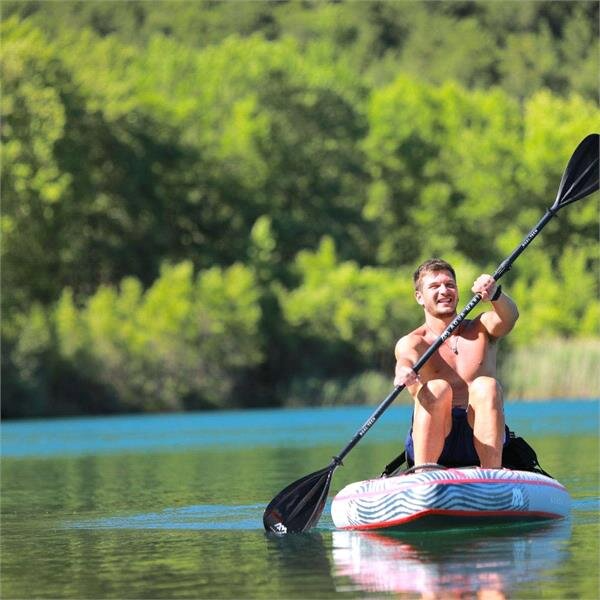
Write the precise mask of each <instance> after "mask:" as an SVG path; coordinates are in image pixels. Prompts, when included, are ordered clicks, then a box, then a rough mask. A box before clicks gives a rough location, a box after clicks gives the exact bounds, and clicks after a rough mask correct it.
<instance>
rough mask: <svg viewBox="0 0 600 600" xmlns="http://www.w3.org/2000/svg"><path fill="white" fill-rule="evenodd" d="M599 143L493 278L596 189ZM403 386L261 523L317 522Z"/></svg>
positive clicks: (588, 144) (576, 160)
mask: <svg viewBox="0 0 600 600" xmlns="http://www.w3.org/2000/svg"><path fill="white" fill-rule="evenodd" d="M599 144H600V136H599V135H598V134H597V133H592V134H590V135H588V136H587V137H586V138H584V139H583V141H582V142H581V143H580V144H579V146H577V148H576V149H575V152H574V153H573V156H571V158H570V160H569V162H568V164H567V167H566V169H565V172H564V173H563V176H562V179H561V180H560V185H559V186H558V192H557V194H556V200H555V201H554V204H553V205H552V206H551V207H550V208H549V209H547V210H546V213H545V214H544V216H543V217H542V218H541V219H540V221H539V222H538V224H537V225H536V226H535V227H534V228H533V229H532V230H531V231H530V232H529V233H528V234H527V235H526V236H525V238H524V239H523V241H522V242H521V244H520V245H519V246H517V248H515V250H514V251H513V252H512V254H511V255H510V256H508V257H507V258H506V259H504V260H503V261H502V262H501V263H500V266H499V267H498V268H497V269H496V271H495V273H494V274H493V278H494V279H495V280H496V281H498V279H500V277H502V276H503V275H504V274H505V273H506V272H507V271H508V270H509V269H510V268H511V266H512V264H513V262H514V261H515V260H516V259H517V258H518V257H519V255H520V254H521V253H522V252H523V251H524V250H525V248H527V246H529V244H530V243H531V242H532V241H533V240H534V238H535V237H536V236H537V234H538V233H539V232H540V231H541V230H542V228H543V227H544V226H545V225H546V223H548V221H550V219H552V217H554V216H555V215H556V213H557V212H558V211H559V210H560V209H561V208H563V207H564V206H567V204H571V203H572V202H575V201H576V200H580V199H581V198H584V197H585V196H588V195H589V194H591V193H592V192H595V191H596V190H597V189H598V187H599V173H598V170H599V156H600V150H599ZM480 301H481V296H480V295H479V294H475V296H473V298H472V299H471V301H470V302H469V303H468V304H467V305H466V306H465V308H464V309H463V310H462V312H461V313H460V314H459V315H458V316H457V317H456V318H455V319H454V321H452V323H450V325H448V327H446V329H445V330H444V331H443V332H442V333H441V335H440V336H439V337H438V338H437V339H436V340H435V341H434V342H433V343H432V344H431V346H429V348H428V349H427V350H426V352H425V353H424V354H423V356H421V358H420V359H419V360H418V361H417V362H416V363H415V365H414V366H413V370H414V371H415V372H418V371H419V370H420V369H421V368H422V367H423V365H424V364H425V363H426V362H427V361H428V360H429V358H430V357H431V355H432V354H433V353H434V352H435V351H436V350H437V349H438V348H439V347H440V346H441V345H442V344H443V343H444V341H445V340H446V339H447V338H448V337H449V336H450V335H451V334H452V332H453V331H454V330H455V329H456V328H457V327H458V325H459V324H460V323H461V322H462V321H463V320H464V319H465V317H466V316H467V315H468V314H469V313H470V312H471V311H472V310H473V308H474V307H475V306H476V305H477V304H478V303H479V302H480ZM404 387H405V386H404V385H399V386H397V387H395V388H394V390H393V391H392V392H391V393H390V394H389V395H388V397H387V398H386V399H385V400H383V402H381V404H380V405H379V406H378V407H377V408H376V409H375V411H374V412H373V414H372V415H371V416H370V417H369V418H368V419H367V420H366V421H365V423H364V424H363V426H362V427H361V428H360V429H359V430H358V431H357V432H356V433H355V434H354V437H353V438H352V439H351V440H350V442H349V443H348V445H347V446H346V447H345V448H344V449H343V450H342V451H341V452H340V453H339V454H338V455H337V456H334V457H333V460H332V461H331V463H330V464H329V465H328V466H327V467H325V468H324V469H321V470H320V471H316V472H315V473H311V474H310V475H306V476H305V477H302V479H299V480H298V481H295V482H294V483H292V484H290V485H288V486H287V487H286V488H285V489H283V490H282V491H281V492H279V494H277V496H275V498H273V500H271V502H270V503H269V505H268V506H267V508H266V509H265V512H264V515H263V524H264V526H265V529H266V530H267V531H272V532H274V533H278V534H285V533H289V532H296V533H299V532H302V531H307V530H308V529H310V528H311V527H313V526H314V525H315V524H316V523H317V521H318V520H319V518H320V516H321V513H322V512H323V508H324V506H325V502H326V500H327V493H328V492H329V486H330V484H331V478H332V477H333V473H334V471H335V470H336V468H337V467H338V466H340V465H341V464H342V460H343V459H344V457H345V456H346V455H347V454H348V453H349V452H350V450H352V448H354V446H356V444H358V442H359V441H360V440H361V439H362V438H363V436H364V435H365V434H366V433H367V431H369V429H371V427H372V426H373V425H374V424H375V422H376V421H377V420H378V419H379V417H380V416H381V415H382V414H383V413H384V411H385V410H386V409H387V408H388V407H389V405H390V404H391V403H392V402H393V401H394V400H395V398H396V396H398V394H399V393H400V392H401V391H402V390H403V389H404Z"/></svg>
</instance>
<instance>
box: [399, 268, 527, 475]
mask: <svg viewBox="0 0 600 600" xmlns="http://www.w3.org/2000/svg"><path fill="white" fill-rule="evenodd" d="M414 282H415V298H416V300H417V302H418V303H419V304H420V305H421V306H422V307H423V310H424V312H425V323H424V324H423V325H421V326H420V327H417V329H415V330H414V331H412V332H411V333H409V334H408V335H406V336H404V337H403V338H401V339H400V340H399V341H398V343H397V344H396V349H395V354H396V376H395V380H394V384H395V385H396V386H398V385H402V384H404V385H405V386H406V387H407V389H408V391H409V392H410V394H411V395H412V397H413V399H414V401H415V408H414V414H413V424H412V430H411V431H410V432H409V434H408V438H407V441H406V450H407V455H408V456H409V458H410V459H411V461H412V462H414V464H415V465H420V464H424V463H439V464H446V465H447V466H467V465H473V464H477V463H479V464H480V465H481V466H482V467H484V468H490V469H499V468H501V466H502V447H503V443H504V441H505V440H504V409H503V401H502V388H501V387H500V384H499V383H498V381H497V380H496V353H497V342H498V340H499V339H500V338H501V337H503V336H505V335H506V334H508V333H509V332H510V331H511V329H512V328H513V327H514V325H515V323H516V321H517V319H518V317H519V311H518V310H517V307H516V305H515V303H514V302H513V301H512V300H511V299H510V298H509V297H508V296H507V295H506V294H504V293H502V291H501V290H500V286H498V285H497V284H496V282H495V281H494V279H493V277H491V275H480V276H479V277H478V278H477V280H476V281H475V283H474V285H473V290H472V291H473V293H478V294H480V295H481V299H482V301H484V302H491V308H492V310H489V311H488V312H484V313H482V314H480V315H478V316H477V317H476V318H474V319H472V320H464V321H463V322H462V323H461V324H460V325H459V326H458V328H457V329H456V330H455V331H454V332H453V334H452V335H451V336H450V337H449V338H447V339H446V340H445V341H444V343H443V344H442V345H441V346H440V347H439V349H438V351H437V352H436V353H434V354H433V356H432V357H431V358H430V359H429V361H427V362H426V363H425V365H424V366H423V368H422V369H421V370H420V371H419V373H418V374H416V373H415V372H414V371H413V370H412V366H413V365H414V364H415V363H416V362H417V360H418V359H419V358H420V357H421V356H422V355H423V354H424V352H425V351H426V350H427V348H429V346H430V345H431V344H432V343H433V342H434V341H435V340H436V338H438V337H439V336H440V334H441V333H442V332H443V331H444V329H445V328H446V327H447V326H448V325H449V324H450V323H451V322H452V321H453V320H454V318H455V317H456V306H457V304H458V289H457V286H456V275H455V273H454V269H453V268H452V267H451V266H450V265H449V264H448V263H447V262H445V261H443V260H440V259H431V260H428V261H426V262H424V263H423V264H422V265H421V266H420V267H419V268H418V269H417V270H416V271H415V274H414Z"/></svg>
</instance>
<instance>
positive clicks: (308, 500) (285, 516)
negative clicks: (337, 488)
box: [263, 463, 337, 534]
mask: <svg viewBox="0 0 600 600" xmlns="http://www.w3.org/2000/svg"><path fill="white" fill-rule="evenodd" d="M336 466H337V465H336V464H335V463H332V464H331V465H329V466H328V467H327V468H326V469H322V470H320V471H316V472H315V473H311V474H310V475H307V476H306V477H303V478H302V479H298V481H295V482H294V483H292V484H290V485H288V486H287V487H286V488H285V489H283V490H282V491H281V492H279V494H277V496H275V498H273V500H271V502H270V503H269V505H268V506H267V508H266V509H265V512H264V515H263V525H264V526H265V529H266V530H267V531H272V532H273V533H279V534H283V533H301V532H303V531H307V530H308V529H310V528H311V527H312V526H313V525H315V524H316V522H317V521H318V520H319V518H320V517H321V513H322V512H323V508H324V507H325V502H326V500H327V493H328V492H329V485H330V484H331V477H332V476H333V471H334V470H335V468H336Z"/></svg>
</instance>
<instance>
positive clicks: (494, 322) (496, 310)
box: [473, 275, 519, 338]
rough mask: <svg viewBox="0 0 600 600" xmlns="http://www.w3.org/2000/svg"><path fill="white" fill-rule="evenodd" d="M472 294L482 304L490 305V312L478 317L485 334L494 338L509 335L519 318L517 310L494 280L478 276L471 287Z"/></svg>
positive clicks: (485, 276) (487, 276)
mask: <svg viewBox="0 0 600 600" xmlns="http://www.w3.org/2000/svg"><path fill="white" fill-rule="evenodd" d="M473 293H475V294H480V295H481V300H482V301H483V302H491V303H492V310H490V311H487V312H485V313H483V314H482V315H481V317H480V318H481V323H482V325H483V326H484V327H485V329H486V330H487V332H488V333H489V334H490V335H491V336H493V337H495V338H500V337H503V336H505V335H507V334H508V333H510V331H511V330H512V328H513V327H514V326H515V323H516V322H517V319H518V318H519V309H518V308H517V305H516V304H515V303H514V301H513V300H512V298H510V296H508V295H507V294H505V293H504V292H502V291H501V290H500V286H499V285H498V283H497V282H496V281H495V280H494V278H493V277H492V276H491V275H480V276H479V277H478V278H477V279H476V281H475V283H474V285H473Z"/></svg>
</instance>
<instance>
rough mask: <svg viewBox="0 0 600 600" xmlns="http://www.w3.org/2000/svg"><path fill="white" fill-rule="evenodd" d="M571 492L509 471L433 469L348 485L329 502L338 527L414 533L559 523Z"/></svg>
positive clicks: (539, 477)
mask: <svg viewBox="0 0 600 600" xmlns="http://www.w3.org/2000/svg"><path fill="white" fill-rule="evenodd" d="M570 504H571V499H570V497H569V493H568V492H567V490H566V489H565V487H564V486H562V485H561V484H560V483H559V482H558V481H556V480H555V479H552V478H551V477H547V476H546V475H542V474H540V473H533V472H528V471H512V470H510V469H482V468H479V467H467V468H460V469H451V468H450V469H436V470H429V471H424V472H421V473H412V474H407V475H397V476H394V477H386V478H379V479H370V480H367V481H359V482H357V483H351V484H350V485H347V486H346V487H345V488H343V489H342V490H341V491H340V492H339V493H338V494H337V495H336V496H335V498H334V499H333V502H332V504H331V516H332V518H333V522H334V524H335V526H336V527H337V528H339V529H355V530H373V529H400V530H406V529H411V528H412V529H415V528H417V529H418V528H440V527H455V526H463V525H485V524H494V523H502V522H513V521H538V520H544V519H560V518H563V517H566V516H567V515H568V514H569V510H570Z"/></svg>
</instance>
